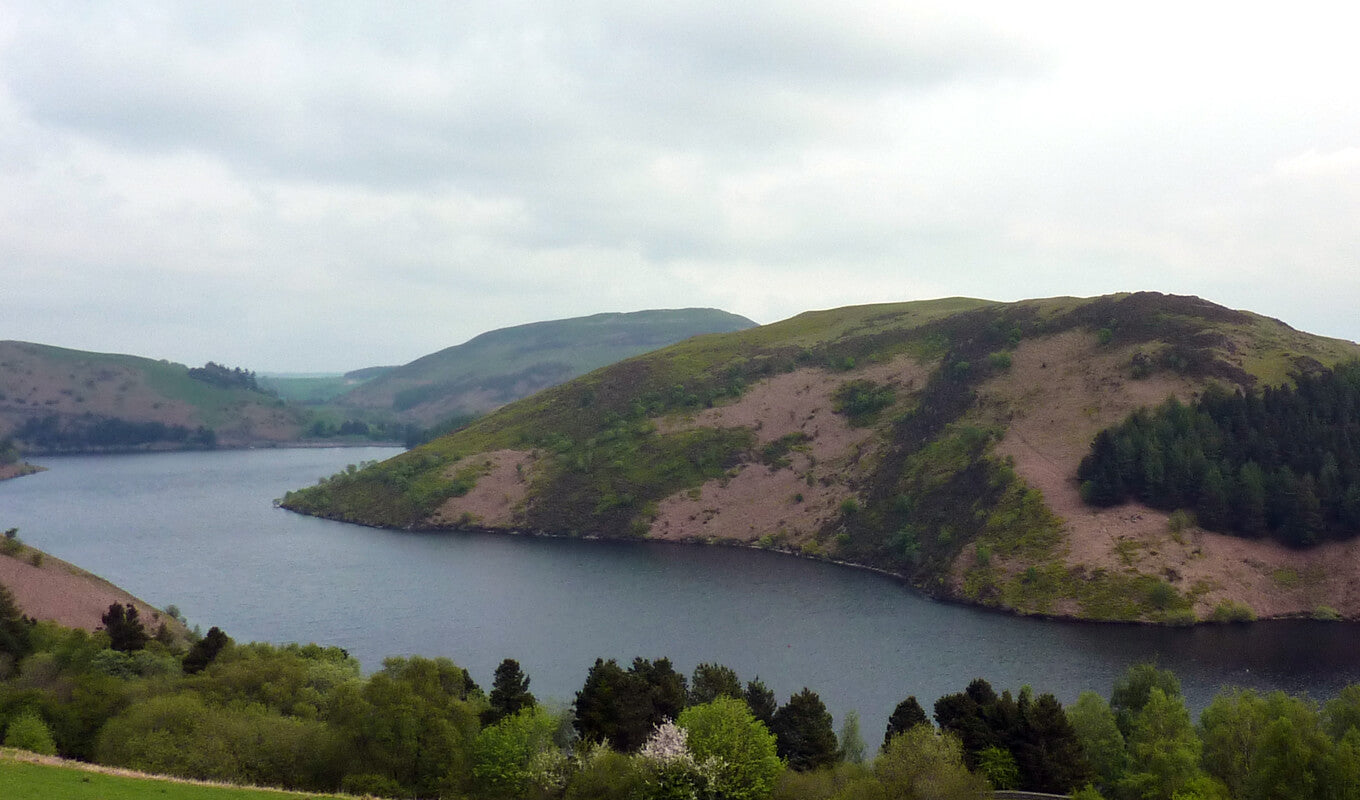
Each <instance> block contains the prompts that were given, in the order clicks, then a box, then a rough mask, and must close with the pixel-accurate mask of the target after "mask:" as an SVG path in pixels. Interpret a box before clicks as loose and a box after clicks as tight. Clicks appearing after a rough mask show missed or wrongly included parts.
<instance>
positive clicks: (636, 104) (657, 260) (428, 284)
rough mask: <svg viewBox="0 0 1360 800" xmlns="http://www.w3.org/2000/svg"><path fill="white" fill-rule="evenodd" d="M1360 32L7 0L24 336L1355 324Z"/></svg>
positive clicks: (227, 352)
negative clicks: (1071, 305)
mask: <svg viewBox="0 0 1360 800" xmlns="http://www.w3.org/2000/svg"><path fill="white" fill-rule="evenodd" d="M1258 6H1259V7H1258ZM1358 23H1360V10H1350V9H1347V8H1346V7H1345V4H1339V3H1334V2H1328V3H1311V2H1301V3H1290V4H1244V3H1232V4H1228V3H1183V2H1180V3H1175V4H1172V3H1160V2H1144V3H1137V4H1110V3H1089V2H1082V3H1049V2H1026V3H1015V2H998V3H975V2H967V1H966V0H964V1H963V2H959V1H958V0H954V1H952V2H942V3H916V2H883V3H877V2H859V1H858V0H842V1H841V2H836V3H828V2H824V1H822V2H802V0H777V1H775V0H744V2H741V3H731V2H722V3H717V2H713V3H708V2H664V1H663V2H649V3H639V2H636V0H620V1H619V2H592V1H591V0H572V1H571V2H564V3H558V2H552V0H535V1H534V2H517V1H516V0H498V1H497V2H480V1H479V0H471V1H469V2H457V3H450V2H437V3H428V4H424V3H414V2H412V3H390V2H372V3H365V2H342V1H339V0H337V1H335V2H326V3H287V2H259V3H254V2H230V3H221V4H214V3H209V2H201V3H200V2H195V3H183V2H164V3H161V2H154V0H148V1H147V2H137V3H125V2H116V3H98V2H95V3H90V2H62V1H61V0H40V1H39V2H25V0H8V1H7V2H5V3H3V4H0V339H19V340H24V341H33V342H41V343H45V344H54V345H60V346H64V347H73V348H78V349H83V350H96V351H101V352H122V353H133V354H137V355H143V356H149V357H154V358H167V359H170V360H172V361H179V362H182V363H186V364H190V365H196V364H201V363H203V362H205V361H208V360H213V361H217V362H219V363H225V364H228V365H231V366H243V367H246V368H249V369H254V370H257V371H261V372H322V371H344V370H350V369H357V368H360V367H366V366H375V365H384V364H400V363H405V362H408V361H411V360H413V359H415V358H417V357H419V356H422V355H424V354H426V353H430V352H433V351H435V350H439V349H442V348H444V347H448V346H450V345H454V344H458V343H461V342H463V341H466V340H467V339H469V338H471V337H472V336H475V335H476V334H478V333H481V332H483V331H487V330H491V329H494V328H500V327H505V326H508V325H516V324H521V323H526V322H533V321H538V320H545V319H559V318H564V317H573V316H580V315H584V314H593V313H598V312H606V311H636V310H641V309H647V308H682V307H717V308H722V309H725V310H728V311H731V312H734V313H738V314H743V315H746V316H748V317H750V318H752V319H754V320H755V321H757V322H760V323H768V322H774V321H776V320H779V319H784V318H786V317H789V316H792V315H794V314H797V313H800V312H802V311H806V310H810V309H818V308H831V307H836V306H842V305H852V304H860V303H876V302H896V301H905V300H923V299H931V298H936V297H947V296H955V295H966V296H972V297H984V298H990V299H995V300H1019V299H1024V298H1028V297H1048V296H1055V295H1074V296H1091V295H1098V294H1105V293H1109V292H1117V291H1134V290H1153V291H1161V292H1168V293H1176V294H1194V295H1199V296H1201V297H1204V298H1206V299H1209V300H1212V301H1214V302H1218V303H1222V304H1224V305H1227V306H1230V307H1233V308H1245V309H1248V310H1252V311H1256V312H1259V313H1263V314H1267V315H1270V316H1274V317H1278V318H1280V319H1283V320H1284V321H1286V322H1288V323H1289V324H1291V325H1293V326H1294V327H1296V328H1300V329H1303V330H1307V331H1311V332H1314V333H1320V334H1325V335H1329V336H1335V337H1340V338H1345V339H1351V340H1356V339H1360V313H1357V312H1356V306H1357V301H1360V83H1357V81H1356V76H1357V75H1360V47H1356V46H1355V44H1354V38H1355V31H1356V30H1360V24H1358Z"/></svg>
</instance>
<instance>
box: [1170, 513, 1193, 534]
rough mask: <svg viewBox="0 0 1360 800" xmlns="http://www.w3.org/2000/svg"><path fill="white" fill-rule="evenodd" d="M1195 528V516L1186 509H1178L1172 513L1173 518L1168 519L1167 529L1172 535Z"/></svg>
mask: <svg viewBox="0 0 1360 800" xmlns="http://www.w3.org/2000/svg"><path fill="white" fill-rule="evenodd" d="M1193 527H1195V515H1194V514H1191V513H1190V512H1189V511H1186V510H1185V509H1177V510H1175V511H1173V512H1171V516H1169V517H1167V519H1166V528H1167V530H1169V531H1171V532H1172V533H1180V532H1182V531H1184V530H1185V529H1187V528H1193Z"/></svg>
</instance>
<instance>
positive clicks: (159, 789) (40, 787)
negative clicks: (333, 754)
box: [0, 748, 345, 800]
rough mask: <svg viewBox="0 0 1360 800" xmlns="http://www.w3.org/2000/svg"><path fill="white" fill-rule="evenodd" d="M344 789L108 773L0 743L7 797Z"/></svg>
mask: <svg viewBox="0 0 1360 800" xmlns="http://www.w3.org/2000/svg"><path fill="white" fill-rule="evenodd" d="M344 796H345V795H329V794H316V793H309V792H288V791H283V790H279V789H247V788H242V787H239V786H218V785H209V784H204V783H191V782H187V781H182V780H177V779H173V778H157V777H151V776H146V777H132V776H131V775H124V774H117V775H115V774H110V773H108V772H104V771H100V770H99V768H96V767H93V766H92V765H89V764H81V763H79V762H73V761H63V760H61V759H57V758H48V757H45V756H35V755H33V754H32V753H26V752H23V751H19V750H11V749H9V748H0V797H3V798H4V800H141V798H147V797H155V798H164V800H282V799H283V798H303V797H314V798H320V797H344Z"/></svg>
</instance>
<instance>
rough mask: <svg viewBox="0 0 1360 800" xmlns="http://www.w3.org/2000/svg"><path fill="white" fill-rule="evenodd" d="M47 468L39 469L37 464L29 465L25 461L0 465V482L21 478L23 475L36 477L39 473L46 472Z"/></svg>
mask: <svg viewBox="0 0 1360 800" xmlns="http://www.w3.org/2000/svg"><path fill="white" fill-rule="evenodd" d="M46 471H47V467H40V466H38V465H37V464H30V463H28V462H26V461H19V462H16V463H13V464H0V481H8V480H13V479H14V478H22V477H24V476H25V475H36V474H37V473H39V472H46Z"/></svg>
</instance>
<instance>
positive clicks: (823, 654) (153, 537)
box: [0, 448, 1360, 745]
mask: <svg viewBox="0 0 1360 800" xmlns="http://www.w3.org/2000/svg"><path fill="white" fill-rule="evenodd" d="M397 452H399V451H398V450H396V449H393V448H335V449H294V450H246V451H223V452H207V453H201V452H200V453H165V454H136V455H118V456H67V457H59V458H43V459H37V460H36V463H39V464H41V465H43V466H46V467H48V468H49V471H48V472H44V473H41V474H38V475H35V476H31V477H25V478H20V479H17V480H12V481H5V482H2V483H0V528H8V527H13V526H18V527H19V529H20V536H21V537H22V538H23V539H24V540H25V541H27V542H29V543H31V544H33V545H34V546H36V547H40V548H42V549H44V550H46V551H48V552H50V553H52V554H54V555H56V556H58V557H60V558H64V559H66V560H68V561H71V562H73V563H75V564H78V565H80V566H82V567H84V568H86V569H89V570H91V571H93V572H96V573H98V574H100V575H102V576H103V577H105V578H107V579H109V580H111V581H113V582H114V583H116V584H118V585H119V586H122V587H123V588H125V589H127V590H128V591H130V592H132V593H133V594H135V595H137V596H139V597H141V598H143V599H144V600H146V601H148V602H150V603H152V604H153V605H158V606H165V605H167V604H170V603H174V604H176V605H178V606H179V608H180V609H181V610H182V611H183V612H184V613H185V614H186V615H187V616H188V617H189V621H190V623H191V624H199V625H201V626H202V627H203V628H204V629H206V628H208V627H209V626H212V625H217V626H219V627H221V628H222V629H223V630H225V631H226V632H227V633H228V634H229V635H231V636H232V637H234V638H235V639H237V640H238V641H249V640H262V641H271V642H288V641H302V642H307V641H316V642H319V643H322V644H331V645H338V646H340V647H344V648H345V649H347V650H348V651H349V652H350V653H352V654H353V655H355V656H356V657H358V658H359V659H360V661H361V662H362V664H363V666H364V668H365V669H366V670H373V669H377V668H379V667H380V666H381V663H382V659H383V658H384V657H385V656H389V655H408V654H422V655H428V656H448V657H450V658H452V659H453V660H454V661H455V662H457V663H458V664H459V665H461V666H463V667H466V668H467V669H468V670H469V671H470V672H471V673H472V675H473V677H474V678H475V679H476V680H477V681H478V682H479V683H480V684H481V685H482V686H483V687H484V688H489V686H490V683H491V677H492V672H493V670H494V669H495V666H496V664H498V663H499V662H500V660H501V659H502V658H515V659H517V660H519V662H520V663H521V665H522V666H523V668H524V669H525V671H526V672H527V673H528V674H529V676H530V678H531V680H532V685H531V687H530V688H531V689H532V690H533V691H534V692H535V693H536V694H537V695H538V696H539V697H540V698H558V699H560V700H562V701H563V702H569V701H570V700H571V699H572V696H573V693H574V692H575V691H576V690H577V689H579V688H580V686H581V684H582V683H583V682H584V680H585V676H586V672H587V671H588V670H589V668H590V666H591V665H592V664H593V663H594V661H595V659H596V658H597V657H604V658H617V659H618V660H619V661H620V663H624V664H626V663H627V662H629V661H631V660H632V659H633V658H634V657H635V656H643V657H646V658H657V657H661V656H665V657H669V658H670V659H671V660H672V661H673V662H674V663H675V664H676V666H677V668H678V669H681V670H682V671H684V672H685V673H686V674H688V673H689V672H691V671H692V670H693V668H694V666H695V665H696V664H698V663H700V662H703V661H715V662H720V663H723V664H726V665H728V666H730V667H732V668H733V669H735V670H736V671H737V672H738V674H739V675H741V677H742V679H743V680H747V679H750V678H753V677H756V676H759V677H760V678H761V679H762V680H764V681H765V683H766V684H767V685H768V686H769V687H770V688H771V689H773V690H774V691H775V693H776V696H777V697H778V699H779V700H780V701H781V702H782V701H784V700H787V699H788V696H789V695H790V694H791V693H793V692H796V691H798V690H799V689H801V688H802V687H804V686H808V687H811V688H812V689H814V690H816V691H817V692H818V693H819V694H820V695H821V696H822V699H823V700H825V701H826V703H827V706H828V708H830V710H831V711H832V713H833V714H835V716H836V718H837V725H839V723H840V719H841V715H842V714H843V713H844V712H845V711H848V710H851V709H854V710H857V711H858V712H859V713H860V715H861V718H862V720H863V731H864V735H865V738H866V740H867V741H869V743H870V744H871V745H873V744H874V743H875V742H876V741H877V739H878V737H880V736H881V735H882V731H883V726H884V724H885V723H886V720H887V716H888V714H889V713H890V712H891V711H892V708H893V707H894V706H895V705H896V704H897V703H898V702H899V701H900V700H902V699H903V698H904V697H906V696H907V695H909V694H914V695H916V696H917V697H918V698H919V699H920V700H921V702H922V704H923V705H925V706H926V707H927V709H929V707H930V705H931V704H932V703H933V702H934V701H935V699H936V698H937V697H939V696H940V695H943V694H947V693H950V692H955V691H960V690H962V689H963V687H964V686H965V685H967V683H968V682H969V681H970V680H971V679H972V678H974V677H985V678H987V679H988V680H989V681H991V682H992V684H993V685H994V686H995V687H996V688H997V689H998V691H999V690H1001V689H1005V688H1011V689H1017V688H1019V687H1020V686H1021V685H1024V684H1030V685H1032V686H1033V687H1034V688H1035V690H1036V691H1041V692H1042V691H1051V692H1053V693H1054V694H1056V695H1057V696H1058V698H1059V699H1060V700H1062V701H1063V702H1071V701H1073V700H1075V699H1076V696H1077V694H1078V693H1079V692H1080V691H1081V690H1083V689H1093V690H1095V691H1098V692H1100V693H1101V694H1102V695H1106V696H1108V694H1109V690H1110V686H1111V684H1112V683H1113V681H1114V680H1115V678H1116V677H1117V676H1118V675H1119V674H1120V673H1121V672H1123V670H1124V669H1126V668H1127V667H1128V666H1129V665H1131V664H1135V663H1138V662H1143V661H1155V662H1157V663H1158V664H1159V665H1160V666H1163V667H1166V668H1170V669H1172V670H1174V671H1175V672H1176V674H1177V675H1178V676H1179V677H1180V679H1181V681H1182V683H1183V685H1184V689H1185V694H1186V697H1187V699H1188V701H1189V703H1190V705H1191V706H1192V707H1195V708H1199V707H1202V706H1203V705H1204V704H1205V703H1207V702H1208V700H1209V699H1210V698H1211V697H1212V695H1213V694H1214V692H1216V691H1217V690H1218V689H1219V687H1220V686H1223V685H1225V684H1231V685H1238V686H1251V687H1258V688H1262V689H1274V688H1280V689H1285V690H1287V691H1290V692H1295V693H1303V692H1306V693H1309V694H1311V695H1312V696H1314V697H1316V698H1319V699H1321V698H1325V697H1328V696H1330V695H1332V694H1334V693H1335V692H1336V691H1338V690H1339V689H1340V688H1341V687H1342V686H1344V685H1346V684H1348V683H1352V682H1360V638H1358V637H1357V633H1360V627H1357V626H1356V625H1354V624H1350V623H1324V622H1312V621H1303V620H1300V621H1288V622H1269V623H1255V624H1251V625H1229V626H1200V627H1196V628H1182V629H1162V628H1152V627H1142V626H1128V625H1096V624H1082V623H1071V622H1056V621H1048V620H1037V619H1025V618H1018V617H1011V616H1006V615H1002V614H997V613H993V612H984V611H980V610H977V609H972V608H967V607H963V606H956V605H950V604H946V603H939V602H934V601H931V600H929V599H926V598H923V597H921V596H920V595H917V594H916V593H914V592H913V591H911V590H910V589H909V588H907V587H906V586H904V585H903V584H901V583H900V582H898V581H895V580H893V579H891V578H888V577H886V576H883V575H878V574H876V573H872V572H868V571H865V570H857V569H853V568H850V567H842V566H838V565H834V564H825V563H819V562H814V561H809V560H804V559H798V558H793V557H790V556H785V555H779V554H775V553H767V552H762V551H757V550H745V549H736V548H724V547H700V546H687V545H673V544H661V543H646V542H639V543H633V542H601V541H580V540H567V539H544V538H533V537H520V536H505V535H494V534H463V533H439V534H431V533H406V532H399V531H385V530H378V529H372V528H364V527H360V526H356V525H347V524H343V523H338V522H330V521H327V520H320V519H313V518H310V517H304V516H300V515H297V514H293V513H291V512H288V511H284V510H282V509H278V508H274V507H273V504H272V501H273V499H274V498H276V497H280V496H282V495H283V493H284V492H285V491H287V490H289V489H294V488H298V487H301V486H305V485H309V484H311V483H314V482H315V481H316V480H317V479H318V478H320V477H322V476H324V475H329V474H332V473H334V472H336V471H338V470H340V469H342V468H344V467H345V465H346V464H350V463H357V462H360V461H364V460H368V459H379V458H386V457H388V456H390V455H394V454H395V453H397Z"/></svg>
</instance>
